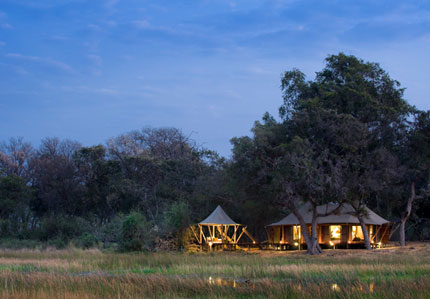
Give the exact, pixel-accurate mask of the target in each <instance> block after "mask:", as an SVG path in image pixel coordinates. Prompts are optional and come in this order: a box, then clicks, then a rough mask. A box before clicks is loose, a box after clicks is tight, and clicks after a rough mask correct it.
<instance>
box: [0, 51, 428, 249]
mask: <svg viewBox="0 0 430 299" xmlns="http://www.w3.org/2000/svg"><path fill="white" fill-rule="evenodd" d="M281 83H282V85H281V86H282V92H283V104H282V105H281V107H280V109H279V112H280V113H279V118H278V119H277V118H274V117H273V116H271V115H269V114H265V115H264V117H263V120H262V121H260V122H256V123H255V125H254V127H253V128H252V133H253V134H252V136H250V137H240V138H233V139H232V140H231V142H232V144H233V149H232V158H231V159H225V158H223V157H220V156H218V155H217V153H215V152H214V151H211V150H207V149H204V148H202V147H200V146H198V145H197V144H196V143H195V142H194V141H193V140H192V139H191V138H190V137H187V136H186V135H184V134H183V133H182V132H181V131H180V130H178V129H174V128H157V129H154V128H144V129H142V130H138V131H133V132H129V133H126V134H123V135H121V136H118V137H115V138H112V139H110V140H108V141H107V143H106V144H104V145H97V146H92V147H84V146H82V145H81V144H79V143H78V142H75V141H70V140H59V139H57V138H47V139H44V140H42V141H41V144H40V146H39V147H38V148H34V147H33V146H32V145H31V144H29V143H27V142H25V140H23V139H22V138H12V139H11V140H9V141H8V142H4V143H3V144H2V145H1V147H0V218H1V219H0V238H1V240H2V241H1V242H3V243H5V242H7V240H21V241H13V242H18V243H17V244H25V243H26V242H27V244H33V243H32V242H34V243H37V242H44V243H45V244H52V245H55V246H57V247H61V246H66V245H67V244H68V243H69V242H73V243H74V244H75V245H76V246H82V247H91V246H104V247H112V248H115V249H118V250H142V249H147V250H154V249H161V248H166V249H176V248H180V247H181V246H183V245H184V243H186V242H187V234H186V233H185V232H186V228H187V227H188V226H189V225H190V224H192V223H195V222H198V221H200V220H202V219H203V218H204V217H206V216H207V215H208V214H209V213H210V212H211V211H212V210H213V209H214V208H215V207H216V205H218V204H221V205H222V206H223V207H224V208H225V209H226V210H227V211H228V213H229V214H230V216H232V218H233V219H235V220H236V221H238V222H241V223H244V224H246V225H248V229H249V230H250V231H251V232H252V233H253V234H254V235H255V236H257V238H259V239H260V240H264V238H265V231H264V226H265V225H267V224H269V223H271V222H274V221H277V220H279V218H280V217H282V216H283V215H285V213H287V212H291V211H292V212H294V213H298V207H299V206H300V205H301V204H304V203H306V204H309V205H310V206H311V207H312V208H315V207H316V206H317V205H320V204H324V203H328V202H331V203H337V204H338V205H339V206H340V205H342V204H344V203H350V204H352V205H353V206H354V207H355V209H356V212H355V213H356V216H358V217H359V218H363V217H365V216H366V215H365V214H364V213H363V211H364V206H365V205H367V206H368V207H369V208H371V209H373V210H375V212H377V213H379V214H380V215H381V216H384V217H385V218H387V219H390V220H392V221H394V222H395V223H397V224H398V225H397V224H395V225H394V227H398V232H400V237H401V239H402V241H403V242H404V239H403V235H402V232H405V233H406V235H407V237H408V238H409V239H418V240H425V239H429V238H430V220H429V219H428V216H427V215H429V213H430V204H429V200H428V196H429V187H428V186H429V183H430V181H429V180H430V172H429V169H430V113H429V112H425V111H420V110H418V109H417V108H415V107H413V106H410V105H409V104H408V103H407V102H406V101H405V99H404V98H403V91H404V90H403V89H402V88H401V87H400V84H399V82H397V81H395V80H393V79H391V78H390V77H389V76H388V74H387V73H386V72H385V71H384V70H382V69H381V68H380V66H379V65H378V64H375V63H367V62H364V61H362V60H360V59H357V58H356V57H354V56H346V55H344V54H339V55H333V56H329V57H328V58H327V60H326V66H325V68H324V69H323V70H322V71H321V72H318V73H317V75H316V78H315V80H313V81H307V80H306V78H305V76H304V74H303V73H301V72H300V71H299V70H297V69H294V70H292V71H287V72H285V73H284V75H283V77H282V82H281ZM296 216H297V217H298V218H299V219H300V216H301V215H299V214H297V215H296ZM320 216H322V215H318V214H316V213H314V224H316V222H317V219H318V217H320ZM315 228H316V226H315ZM302 231H303V232H304V237H305V239H306V242H307V243H308V248H309V251H310V253H318V252H319V251H320V249H319V248H318V247H319V246H318V244H316V238H315V236H316V233H315V232H314V231H311V232H310V233H308V231H307V229H302ZM19 242H21V243H19Z"/></svg>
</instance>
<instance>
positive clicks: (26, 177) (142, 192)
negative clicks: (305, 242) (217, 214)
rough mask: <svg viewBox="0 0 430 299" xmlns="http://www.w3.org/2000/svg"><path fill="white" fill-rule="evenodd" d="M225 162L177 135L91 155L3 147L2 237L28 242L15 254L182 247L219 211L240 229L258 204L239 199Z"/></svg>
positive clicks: (66, 149)
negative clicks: (41, 245) (35, 247)
mask: <svg viewBox="0 0 430 299" xmlns="http://www.w3.org/2000/svg"><path fill="white" fill-rule="evenodd" d="M229 164H231V163H230V162H228V161H226V160H225V159H224V158H222V157H219V156H218V155H217V154H216V153H215V152H213V151H210V150H206V149H203V148H201V147H199V146H197V145H196V143H195V142H194V141H193V140H191V139H190V138H189V137H187V136H185V135H184V134H183V133H182V132H181V131H180V130H178V129H174V128H158V129H154V128H144V129H142V130H139V131H133V132H130V133H126V134H123V135H121V136H118V137H116V138H112V139H110V140H108V141H107V143H106V144H105V145H97V146H92V147H84V146H82V145H81V144H79V143H78V142H75V141H70V140H59V139H58V138H46V139H43V140H42V141H41V144H40V147H39V148H33V146H32V145H31V144H30V143H27V142H25V141H24V140H23V139H22V138H12V139H10V140H9V141H8V142H4V143H3V144H2V145H1V148H0V169H1V170H0V171H1V174H0V213H1V214H0V216H1V220H0V237H1V238H2V239H3V243H5V242H7V239H14V240H16V239H18V240H26V241H23V242H21V243H17V245H16V246H20V245H19V244H24V245H25V244H30V245H31V244H33V243H34V242H36V243H37V242H40V241H42V242H45V243H47V244H49V245H53V246H57V247H62V246H66V245H67V244H68V243H69V242H74V244H75V246H82V247H90V246H96V245H102V246H105V247H113V248H116V249H121V250H141V249H147V250H153V249H157V248H167V249H176V248H180V247H181V246H183V242H185V241H186V240H183V232H184V229H186V228H187V227H188V226H189V225H190V224H192V223H195V222H197V221H200V220H202V219H203V218H204V217H206V216H207V215H208V214H209V213H210V212H211V211H212V210H213V209H214V207H216V205H217V204H222V205H223V206H224V207H226V208H227V209H228V210H229V211H231V214H232V216H233V217H235V218H236V219H237V220H238V221H244V223H245V221H246V222H249V221H250V220H251V219H250V217H253V216H255V217H256V219H259V217H261V216H259V215H260V213H259V212H258V211H255V210H254V207H255V206H256V205H257V206H258V204H259V203H258V202H256V203H252V201H249V202H247V203H244V198H240V197H238V196H237V195H236V192H235V190H234V187H233V186H232V183H231V182H229V178H228V176H229V175H228V171H229V170H228V169H229ZM241 204H244V206H241V207H240V208H239V205H241ZM247 207H248V208H247ZM243 213H245V214H246V215H247V217H243ZM263 214H264V213H263ZM264 220H265V219H264ZM264 224H265V223H263V222H261V223H258V222H255V223H254V225H253V226H254V227H258V226H260V225H261V227H263V226H264ZM32 241H34V242H33V243H32ZM12 245H13V244H12Z"/></svg>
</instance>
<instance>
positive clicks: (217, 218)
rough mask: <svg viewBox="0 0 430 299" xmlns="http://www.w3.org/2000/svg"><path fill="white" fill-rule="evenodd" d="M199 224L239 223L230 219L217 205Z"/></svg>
mask: <svg viewBox="0 0 430 299" xmlns="http://www.w3.org/2000/svg"><path fill="white" fill-rule="evenodd" d="M199 224H223V225H233V224H239V223H236V222H234V221H233V220H231V218H230V217H229V216H228V215H227V214H226V213H225V212H224V210H223V209H222V208H221V206H217V207H216V209H215V210H214V211H213V212H212V213H211V214H210V215H209V216H208V218H206V219H205V220H203V221H202V222H200V223H199Z"/></svg>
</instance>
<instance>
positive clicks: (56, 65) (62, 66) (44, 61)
mask: <svg viewBox="0 0 430 299" xmlns="http://www.w3.org/2000/svg"><path fill="white" fill-rule="evenodd" d="M6 57H8V58H13V59H18V60H24V61H31V62H36V63H41V64H45V65H49V66H51V67H54V68H56V69H59V70H61V71H64V72H67V73H72V72H73V71H74V70H73V68H72V67H71V66H69V65H68V64H66V63H64V62H62V61H58V60H54V59H51V58H44V57H38V56H26V55H22V54H18V53H9V54H7V55H6Z"/></svg>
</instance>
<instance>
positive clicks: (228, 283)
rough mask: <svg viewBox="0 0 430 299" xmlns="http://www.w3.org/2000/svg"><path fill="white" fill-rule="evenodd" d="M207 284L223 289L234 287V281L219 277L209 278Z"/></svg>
mask: <svg viewBox="0 0 430 299" xmlns="http://www.w3.org/2000/svg"><path fill="white" fill-rule="evenodd" d="M208 283H209V284H212V285H216V286H223V287H233V288H235V287H236V280H235V279H226V278H221V277H215V278H213V277H212V276H209V278H208Z"/></svg>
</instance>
